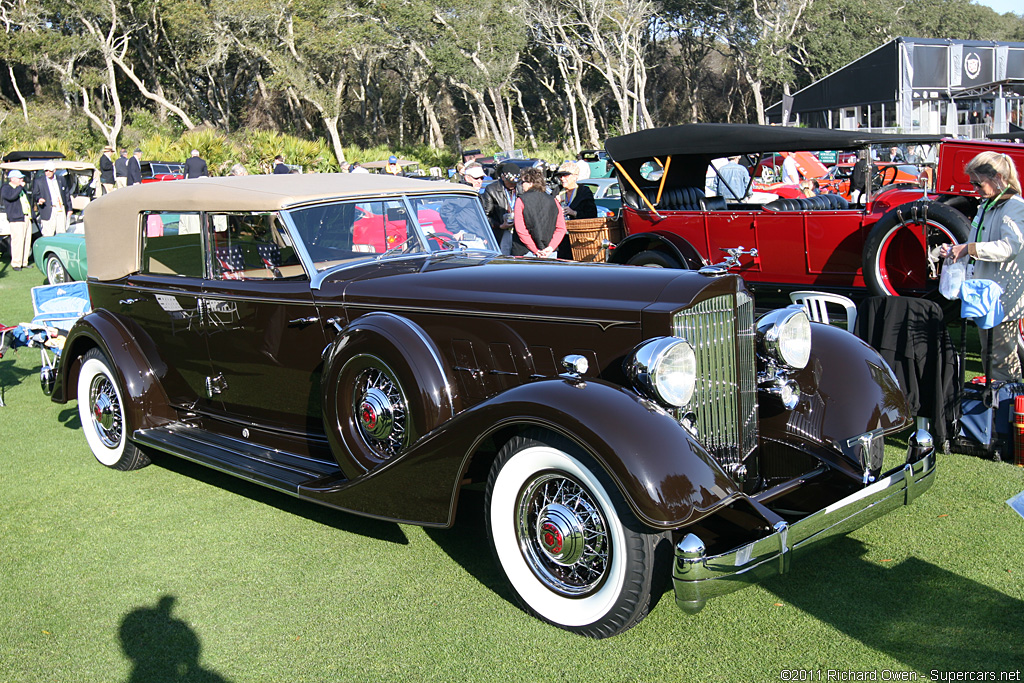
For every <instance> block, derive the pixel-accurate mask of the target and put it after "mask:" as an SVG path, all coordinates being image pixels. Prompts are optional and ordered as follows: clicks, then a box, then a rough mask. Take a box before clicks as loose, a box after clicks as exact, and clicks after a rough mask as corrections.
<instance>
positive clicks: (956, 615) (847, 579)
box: [763, 537, 1024, 680]
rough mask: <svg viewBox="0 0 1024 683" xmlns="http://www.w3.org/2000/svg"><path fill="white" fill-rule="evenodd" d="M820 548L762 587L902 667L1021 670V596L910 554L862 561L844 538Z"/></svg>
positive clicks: (856, 546)
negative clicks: (901, 664)
mask: <svg viewBox="0 0 1024 683" xmlns="http://www.w3.org/2000/svg"><path fill="white" fill-rule="evenodd" d="M814 547H815V548H816V549H817V548H819V546H817V545H816V546H814ZM820 549H821V551H822V552H821V553H820V554H818V555H814V556H812V555H808V554H803V555H798V556H797V557H796V558H795V560H794V564H793V568H792V570H791V571H790V573H789V574H786V575H783V576H779V577H775V578H773V579H771V580H769V581H766V582H764V584H763V586H764V588H766V589H767V590H769V591H771V592H773V593H774V594H775V595H777V596H778V597H779V598H780V599H781V600H783V601H785V602H787V603H789V604H791V605H793V606H795V607H797V608H799V609H801V610H803V611H804V612H807V613H808V614H811V615H812V616H814V617H815V618H817V619H819V620H821V621H822V622H824V623H826V624H829V625H831V626H833V627H834V628H836V629H838V630H839V631H841V632H843V633H845V634H846V635H848V636H850V637H851V638H856V639H857V640H859V641H861V642H862V643H864V644H865V645H867V646H868V647H869V648H871V649H874V650H877V651H878V652H883V653H885V654H886V655H888V656H889V657H891V658H892V659H894V660H896V661H899V662H902V663H903V664H904V665H906V667H907V670H916V671H921V672H925V673H926V674H927V673H929V672H931V671H935V670H937V671H944V672H948V671H995V672H1000V671H1016V670H1018V669H1020V668H1021V659H1020V647H1021V643H1022V642H1024V602H1022V601H1021V600H1018V599H1016V598H1013V597H1011V596H1009V595H1006V594H1004V593H1001V592H999V591H998V590H996V589H993V588H990V587H989V586H986V585H983V584H980V583H978V582H976V581H973V580H971V579H968V578H965V577H963V576H959V575H957V574H955V573H953V572H950V571H948V570H946V569H942V568H941V567H937V566H935V565H934V564H931V563H930V562H927V561H925V560H921V559H919V558H916V557H908V558H906V559H903V560H892V561H891V562H890V561H888V560H885V559H883V560H881V561H875V560H870V559H866V558H865V557H864V555H865V552H866V548H865V546H864V544H862V543H861V542H860V541H857V540H855V539H852V538H848V537H843V538H838V539H835V540H834V541H831V542H829V543H828V544H827V546H825V545H822V546H820ZM826 553H827V555H826ZM801 557H802V558H803V561H804V563H806V564H804V565H803V566H801V565H800V564H799V560H800V559H801ZM808 560H810V562H809V561H808ZM996 675H997V677H998V674H996ZM979 680H980V679H979Z"/></svg>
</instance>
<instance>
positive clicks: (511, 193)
mask: <svg viewBox="0 0 1024 683" xmlns="http://www.w3.org/2000/svg"><path fill="white" fill-rule="evenodd" d="M505 197H507V198H508V210H509V211H512V210H513V209H515V208H516V191H515V190H510V189H508V188H507V187H506V188H505Z"/></svg>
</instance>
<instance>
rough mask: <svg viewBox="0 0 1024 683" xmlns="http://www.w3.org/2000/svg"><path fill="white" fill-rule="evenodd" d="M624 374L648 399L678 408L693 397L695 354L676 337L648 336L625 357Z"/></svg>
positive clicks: (695, 366) (687, 343) (695, 377)
mask: <svg viewBox="0 0 1024 683" xmlns="http://www.w3.org/2000/svg"><path fill="white" fill-rule="evenodd" d="M625 370H626V375H627V376H628V377H629V379H630V380H631V381H632V382H633V386H634V387H635V388H636V389H637V391H639V392H640V393H642V394H644V395H645V396H647V397H648V398H652V399H655V400H657V401H659V402H660V403H663V404H665V405H668V406H671V407H673V408H682V407H683V406H685V405H686V404H688V403H689V402H690V399H691V398H693V390H694V387H695V386H696V382H697V355H696V354H695V353H694V352H693V347H692V346H690V342H688V341H686V340H685V339H680V338H679V337H658V338H656V339H650V340H648V341H646V342H644V343H643V344H641V345H640V346H638V347H636V348H635V349H634V350H633V353H632V354H631V355H630V356H629V358H627V359H626V363H625Z"/></svg>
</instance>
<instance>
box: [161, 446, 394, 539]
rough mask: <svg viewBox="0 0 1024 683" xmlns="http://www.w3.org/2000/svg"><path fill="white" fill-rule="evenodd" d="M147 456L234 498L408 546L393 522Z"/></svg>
mask: <svg viewBox="0 0 1024 683" xmlns="http://www.w3.org/2000/svg"><path fill="white" fill-rule="evenodd" d="M146 454H147V455H148V456H149V457H150V459H151V460H152V461H153V465H156V466H157V467H162V468H163V469H165V470H169V471H171V472H174V473H175V474H179V475H181V476H185V477H189V478H190V479H195V480H197V481H201V482H203V483H204V484H209V485H210V486H215V487H217V488H219V489H224V490H225V491H230V492H231V493H233V494H235V495H239V496H244V497H246V498H250V499H252V500H255V501H259V502H260V503H263V504H264V505H270V506H271V507H275V508H277V509H278V510H281V511H283V512H287V513H288V514H290V515H296V516H298V517H302V518H304V519H308V520H310V521H311V522H316V523H317V524H323V525H324V526H328V527H331V528H332V529H337V530H338V531H345V532H348V533H351V534H358V535H360V536H366V537H368V538H373V539H377V540H379V541H386V542H389V543H396V544H398V545H408V544H409V539H408V537H407V536H406V535H405V532H403V531H402V527H401V526H400V525H399V524H397V523H396V522H386V521H383V520H378V519H370V518H369V517H362V516H360V515H356V514H353V513H350V512H344V511H342V510H336V509H334V508H329V507H324V506H322V505H318V504H317V503H313V502H311V501H306V500H300V499H298V498H293V497H292V496H289V495H287V494H285V493H282V492H280V491H275V490H274V489H268V488H266V487H263V486H260V485H258V484H254V483H252V482H248V481H245V480H244V479H239V478H237V477H233V476H231V475H229V474H225V473H223V472H218V471H217V470H214V469H211V468H209V467H205V466H203V465H199V464H197V463H194V462H190V461H188V460H183V459H181V458H177V457H175V456H172V455H167V454H166V453H159V452H156V451H151V450H147V451H146Z"/></svg>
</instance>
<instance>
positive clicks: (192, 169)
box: [185, 149, 210, 178]
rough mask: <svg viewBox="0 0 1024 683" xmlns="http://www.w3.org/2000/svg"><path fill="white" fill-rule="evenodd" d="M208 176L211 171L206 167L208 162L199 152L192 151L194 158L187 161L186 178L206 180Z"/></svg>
mask: <svg viewBox="0 0 1024 683" xmlns="http://www.w3.org/2000/svg"><path fill="white" fill-rule="evenodd" d="M208 175H210V169H209V168H208V167H207V166H206V161H205V160H204V159H203V158H202V157H201V156H199V150H198V149H194V150H192V156H190V157H189V158H188V159H186V160H185V177H186V178H205V177H206V176H208Z"/></svg>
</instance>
